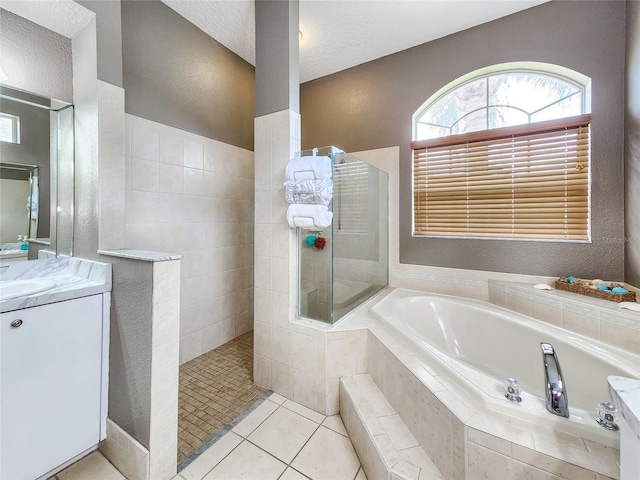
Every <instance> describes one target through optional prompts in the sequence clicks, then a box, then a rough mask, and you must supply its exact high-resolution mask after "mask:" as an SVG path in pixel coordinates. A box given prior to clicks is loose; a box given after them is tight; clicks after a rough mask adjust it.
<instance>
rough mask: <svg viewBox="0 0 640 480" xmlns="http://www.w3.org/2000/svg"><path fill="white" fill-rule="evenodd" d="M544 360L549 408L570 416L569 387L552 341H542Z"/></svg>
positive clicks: (563, 415)
mask: <svg viewBox="0 0 640 480" xmlns="http://www.w3.org/2000/svg"><path fill="white" fill-rule="evenodd" d="M540 348H541V349H542V361H543V362H544V379H545V393H546V400H547V410H548V411H549V412H551V413H553V414H554V415H560V416H561V417H567V418H569V400H568V399H567V388H566V386H565V384H564V379H563V378H562V371H561V370H560V363H559V362H558V357H557V356H556V352H555V350H554V349H553V345H551V344H550V343H545V342H542V343H540Z"/></svg>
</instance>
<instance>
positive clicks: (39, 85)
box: [0, 8, 73, 103]
mask: <svg viewBox="0 0 640 480" xmlns="http://www.w3.org/2000/svg"><path fill="white" fill-rule="evenodd" d="M0 45H1V46H2V70H3V71H4V73H5V74H6V75H7V77H9V79H8V80H6V81H5V82H3V85H6V86H8V87H15V88H18V89H20V90H26V91H27V92H31V93H35V94H37V95H41V96H43V97H47V98H55V99H58V100H64V101H65V102H69V103H71V101H72V98H73V89H72V84H71V78H72V76H73V69H72V66H71V40H70V39H68V38H66V37H63V36H62V35H59V34H57V33H55V32H52V31H51V30H48V29H46V28H44V27H42V26H40V25H38V24H36V23H33V22H30V21H29V20H27V19H25V18H22V17H20V16H18V15H15V14H14V13H11V12H9V11H7V10H4V9H2V8H0Z"/></svg>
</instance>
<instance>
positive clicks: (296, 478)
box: [278, 467, 309, 480]
mask: <svg viewBox="0 0 640 480" xmlns="http://www.w3.org/2000/svg"><path fill="white" fill-rule="evenodd" d="M308 478H309V477H305V476H304V475H302V474H301V473H300V472H296V471H295V470H294V469H293V468H291V467H289V468H287V469H286V470H285V472H284V473H283V474H282V476H281V477H280V478H279V479H278V480H308Z"/></svg>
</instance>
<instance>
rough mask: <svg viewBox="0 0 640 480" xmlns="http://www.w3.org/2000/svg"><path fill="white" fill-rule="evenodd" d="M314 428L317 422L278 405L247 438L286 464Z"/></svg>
mask: <svg viewBox="0 0 640 480" xmlns="http://www.w3.org/2000/svg"><path fill="white" fill-rule="evenodd" d="M316 428H318V424H317V423H315V422H312V421H311V420H309V419H307V418H305V417H303V416H302V415H299V414H297V413H295V412H292V411H291V410H287V409H286V408H283V407H280V408H278V409H277V410H276V411H275V412H274V413H273V414H272V415H271V416H270V417H269V418H267V419H266V420H265V421H264V422H263V423H262V425H260V426H259V427H258V428H256V429H255V430H254V431H253V433H252V434H251V435H249V437H248V439H249V440H250V441H251V442H253V443H255V444H256V445H258V446H259V447H260V448H263V449H264V450H266V451H267V452H269V453H270V454H272V455H274V456H275V457H277V458H279V459H280V460H282V461H283V462H285V463H287V464H288V463H289V462H291V460H293V458H294V457H295V456H296V454H297V453H298V452H299V451H300V449H301V448H302V446H303V445H304V444H305V443H306V441H307V440H309V438H310V437H311V435H313V432H314V431H315V430H316Z"/></svg>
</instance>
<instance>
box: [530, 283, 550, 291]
mask: <svg viewBox="0 0 640 480" xmlns="http://www.w3.org/2000/svg"><path fill="white" fill-rule="evenodd" d="M533 288H535V289H536V290H553V287H552V286H551V285H547V284H546V283H536V284H535V285H534V286H533Z"/></svg>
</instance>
